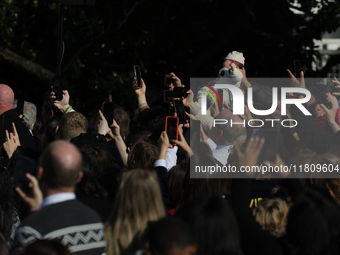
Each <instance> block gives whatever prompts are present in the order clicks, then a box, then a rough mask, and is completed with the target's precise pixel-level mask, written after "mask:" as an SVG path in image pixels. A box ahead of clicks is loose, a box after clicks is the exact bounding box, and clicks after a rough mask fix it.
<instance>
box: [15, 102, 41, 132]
mask: <svg viewBox="0 0 340 255" xmlns="http://www.w3.org/2000/svg"><path fill="white" fill-rule="evenodd" d="M17 103H18V99H15V100H14V104H13V106H14V108H17ZM36 120H37V107H36V106H35V104H33V103H30V102H27V101H24V121H23V122H24V123H25V125H26V126H27V128H28V129H30V130H33V127H34V124H35V122H36Z"/></svg>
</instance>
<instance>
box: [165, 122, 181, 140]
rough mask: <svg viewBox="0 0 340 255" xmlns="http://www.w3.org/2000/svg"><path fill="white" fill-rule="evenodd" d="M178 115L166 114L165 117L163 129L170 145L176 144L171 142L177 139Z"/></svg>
mask: <svg viewBox="0 0 340 255" xmlns="http://www.w3.org/2000/svg"><path fill="white" fill-rule="evenodd" d="M178 124H179V119H178V117H174V116H168V117H166V119H165V131H166V133H167V135H168V138H169V141H170V144H171V145H176V144H174V143H172V141H173V140H178Z"/></svg>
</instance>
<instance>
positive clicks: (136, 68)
mask: <svg viewBox="0 0 340 255" xmlns="http://www.w3.org/2000/svg"><path fill="white" fill-rule="evenodd" d="M133 71H134V73H135V77H136V81H137V88H141V87H142V76H141V73H140V67H139V65H134V66H133Z"/></svg>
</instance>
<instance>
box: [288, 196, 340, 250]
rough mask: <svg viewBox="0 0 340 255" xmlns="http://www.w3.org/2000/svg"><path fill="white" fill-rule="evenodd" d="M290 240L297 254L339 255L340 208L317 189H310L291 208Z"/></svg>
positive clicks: (289, 217)
mask: <svg viewBox="0 0 340 255" xmlns="http://www.w3.org/2000/svg"><path fill="white" fill-rule="evenodd" d="M286 237H287V238H288V240H289V242H290V244H291V248H292V250H291V252H295V254H302V255H304V254H306V255H307V254H308V255H314V254H315V255H317V254H323V255H324V254H325V255H331V254H334V255H335V254H339V253H340V209H339V207H338V205H337V204H336V203H335V201H334V200H333V199H332V198H331V197H327V196H325V195H324V194H322V193H321V192H319V191H317V190H314V189H309V190H307V192H306V193H305V194H304V195H303V196H302V197H300V198H299V199H298V200H297V201H296V203H295V204H294V206H293V207H292V208H291V209H290V212H289V215H288V223H287V234H286Z"/></svg>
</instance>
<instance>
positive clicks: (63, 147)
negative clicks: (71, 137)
mask: <svg viewBox="0 0 340 255" xmlns="http://www.w3.org/2000/svg"><path fill="white" fill-rule="evenodd" d="M81 165H82V156H81V153H80V152H79V150H78V149H77V147H75V146H74V145H73V144H71V143H69V142H66V141H62V140H58V141H55V142H53V143H51V144H50V145H48V146H47V147H46V149H45V150H44V152H43V154H42V156H41V158H40V162H39V171H41V170H40V168H42V170H43V175H42V176H41V181H42V182H44V183H45V184H46V186H47V188H52V189H58V188H71V189H73V188H74V187H75V185H76V183H77V180H78V178H79V174H80V171H81Z"/></svg>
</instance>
